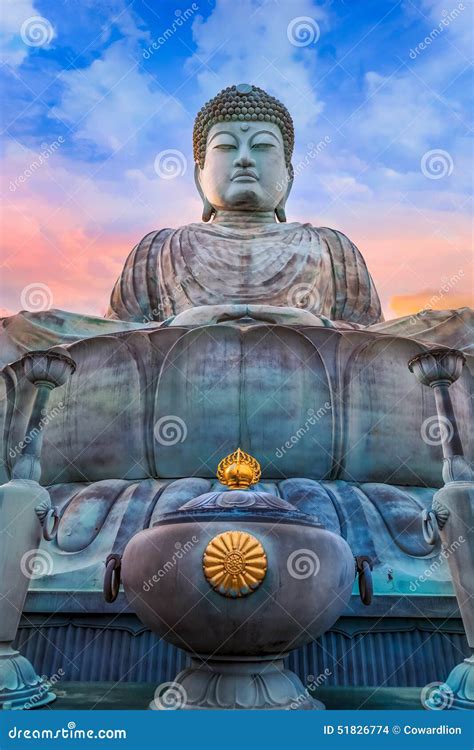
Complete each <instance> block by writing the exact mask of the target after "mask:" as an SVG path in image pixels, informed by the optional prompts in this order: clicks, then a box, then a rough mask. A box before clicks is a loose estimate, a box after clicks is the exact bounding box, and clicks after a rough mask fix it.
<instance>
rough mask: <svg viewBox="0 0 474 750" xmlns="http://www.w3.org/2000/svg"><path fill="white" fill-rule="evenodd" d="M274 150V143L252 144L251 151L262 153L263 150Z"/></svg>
mask: <svg viewBox="0 0 474 750" xmlns="http://www.w3.org/2000/svg"><path fill="white" fill-rule="evenodd" d="M269 148H275V144H274V143H254V144H253V146H252V149H257V150H259V151H263V150H264V149H269Z"/></svg>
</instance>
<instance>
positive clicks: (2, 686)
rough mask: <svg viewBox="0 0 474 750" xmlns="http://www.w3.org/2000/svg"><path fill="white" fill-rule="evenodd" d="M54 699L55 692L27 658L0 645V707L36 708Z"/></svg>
mask: <svg viewBox="0 0 474 750" xmlns="http://www.w3.org/2000/svg"><path fill="white" fill-rule="evenodd" d="M54 700H56V696H55V694H54V693H52V692H51V691H50V690H49V686H48V683H47V682H45V681H44V680H43V679H42V678H41V677H39V676H38V675H37V674H36V672H35V670H34V668H33V666H32V665H31V664H30V662H29V661H28V659H25V657H24V656H22V655H21V654H20V653H19V652H18V651H14V650H13V649H12V648H10V646H5V645H4V646H3V647H0V708H3V709H29V708H38V707H39V706H45V705H46V704H47V703H51V702H52V701H54Z"/></svg>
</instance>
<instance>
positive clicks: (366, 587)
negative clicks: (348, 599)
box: [359, 560, 374, 606]
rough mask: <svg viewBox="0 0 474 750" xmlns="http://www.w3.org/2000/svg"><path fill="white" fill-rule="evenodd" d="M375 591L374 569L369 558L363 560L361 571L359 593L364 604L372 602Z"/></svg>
mask: <svg viewBox="0 0 474 750" xmlns="http://www.w3.org/2000/svg"><path fill="white" fill-rule="evenodd" d="M373 593H374V586H373V581H372V570H371V568H370V565H369V563H368V562H367V560H363V562H362V570H361V571H360V572H359V594H360V598H361V600H362V604H365V605H366V606H369V604H371V603H372V595H373Z"/></svg>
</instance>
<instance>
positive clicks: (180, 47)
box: [1, 0, 472, 317]
mask: <svg viewBox="0 0 474 750" xmlns="http://www.w3.org/2000/svg"><path fill="white" fill-rule="evenodd" d="M37 17H39V22H38V21H36V22H35V19H37ZM32 19H33V20H32ZM28 22H30V23H28ZM35 23H36V26H37V28H36V31H35V28H34V25H35ZM38 24H39V25H38ZM2 27H3V53H2V60H3V64H2V67H1V77H2V83H1V85H2V89H3V92H2V93H3V97H2V99H3V102H4V112H3V127H2V130H3V141H2V154H3V160H4V175H5V178H4V185H3V194H4V198H5V204H6V211H5V219H4V221H3V227H4V231H3V238H4V242H3V253H4V255H3V257H4V259H5V266H4V270H3V273H2V286H3V287H4V288H3V297H4V299H5V302H4V303H3V304H4V307H5V308H6V309H7V310H8V311H16V310H18V309H20V308H21V298H22V291H23V289H24V288H25V285H26V286H27V285H31V284H35V283H39V284H48V285H49V287H50V289H51V297H52V303H53V306H55V307H61V308H65V309H72V310H79V311H81V312H86V313H91V314H103V312H104V310H105V308H106V307H107V302H108V296H109V293H110V290H111V288H112V285H113V282H114V279H115V277H116V276H117V275H118V274H119V272H120V269H121V266H122V264H123V262H124V260H125V257H126V255H127V252H128V251H129V250H130V249H131V246H132V245H133V244H134V243H135V242H136V241H138V240H139V239H140V237H141V236H143V235H144V234H145V233H146V232H148V231H150V230H151V229H155V228H159V227H162V226H177V225H180V224H183V223H186V222H189V221H196V220H199V217H200V202H199V199H198V196H197V194H196V192H195V188H194V183H193V163H192V148H191V134H192V125H193V119H194V115H195V113H196V111H197V110H198V109H199V108H200V107H201V106H202V103H203V102H204V101H205V100H207V99H208V98H210V97H211V96H213V95H214V94H215V93H217V92H218V91H219V90H220V89H221V88H223V87H225V86H227V85H229V84H232V83H239V82H242V81H245V82H251V83H255V84H256V85H259V86H261V87H263V88H265V89H267V90H268V91H270V92H271V93H273V94H274V95H276V96H277V97H279V98H280V99H282V100H283V101H284V102H285V104H286V105H287V106H288V108H289V109H290V111H291V113H292V115H293V117H294V120H295V127H296V153H295V159H294V162H295V164H299V168H297V179H296V181H295V186H294V189H293V192H292V195H291V197H290V200H289V202H288V210H287V213H288V216H289V220H298V221H310V222H311V223H313V224H315V225H323V226H332V227H335V228H338V229H340V230H342V231H343V232H345V233H346V234H348V236H350V237H351V239H352V240H353V241H354V242H355V243H356V244H357V245H358V247H359V248H360V249H361V251H362V253H363V254H364V256H365V258H366V260H367V263H368V265H369V269H370V270H371V272H372V274H373V276H374V278H375V281H376V283H377V286H378V288H379V292H380V295H381V297H382V300H383V304H384V308H385V313H386V315H387V316H388V317H392V316H393V315H395V314H401V313H402V312H403V311H404V310H405V309H406V307H407V305H408V307H410V305H411V306H415V308H416V306H417V305H418V308H419V307H421V306H423V305H424V304H425V302H424V300H425V298H426V299H428V300H429V299H430V295H431V298H433V296H436V295H437V292H439V290H440V288H441V286H443V285H444V284H445V282H446V278H448V279H449V278H450V274H451V273H452V272H458V271H459V270H460V269H461V270H462V271H463V273H461V274H460V276H459V278H460V279H461V281H459V279H458V280H457V281H456V283H455V284H453V286H452V289H450V291H449V294H448V293H446V294H444V299H443V304H442V305H441V306H445V307H451V306H452V307H454V306H458V305H461V304H465V303H466V299H467V297H468V296H469V294H470V293H471V292H472V284H471V275H470V271H469V264H470V260H471V252H472V251H471V244H470V242H471V240H470V222H469V214H470V202H469V194H470V189H471V174H472V162H471V156H472V145H471V144H472V140H471V139H472V119H471V107H472V103H471V101H470V93H469V92H470V88H471V87H472V68H470V64H469V63H470V59H471V58H472V40H471V38H470V33H471V28H472V3H471V2H470V0H464V1H463V2H451V1H450V2H445V1H444V0H421V1H420V2H414V1H413V2H411V1H410V0H404V1H403V2H391V1H390V0H386V1H385V2H384V1H379V2H375V1H374V2H372V1H369V2H349V1H347V2H343V1H342V0H341V1H340V2H328V3H319V2H312V1H311V0H293V1H291V2H290V1H289V0H287V1H286V2H283V1H280V2H274V1H273V0H271V1H270V0H269V1H268V2H262V1H261V0H258V1H257V0H242V2H236V0H233V1H232V2H231V1H230V0H216V1H215V2H204V1H202V0H199V1H198V2H196V3H191V2H188V0H184V2H183V3H181V4H180V5H178V4H177V3H176V2H154V3H153V2H143V1H142V0H137V1H136V2H132V3H126V2H125V1H124V0H106V1H105V2H101V0H97V1H96V2H92V1H91V2H89V0H85V1H83V2H80V3H73V2H68V0H54V1H53V0H17V1H16V2H13V1H12V0H11V1H9V0H6V2H5V8H4V12H3V18H2ZM35 33H36V34H39V37H38V36H36V37H35ZM299 33H300V34H301V36H298V34H299ZM163 37H166V38H165V39H164V38H163ZM426 39H428V42H426ZM153 43H155V47H157V48H155V49H153ZM147 50H148V51H147ZM58 139H59V140H58ZM54 143H56V146H54V153H51V154H48V158H47V159H45V160H43V161H44V163H43V164H41V165H40V167H39V168H37V169H36V168H35V169H34V170H31V165H32V164H33V163H34V161H35V160H37V159H38V154H39V153H40V152H41V150H42V149H43V151H44V150H45V149H46V150H48V149H49V150H51V144H54ZM318 143H319V144H321V143H322V144H323V145H322V146H321V145H320V147H319V148H318V149H316V150H315V148H314V146H315V145H316V144H318ZM58 144H59V145H58ZM168 150H172V151H173V152H176V151H177V152H179V153H180V154H181V155H182V157H180V158H181V162H180V164H181V167H180V170H179V174H178V175H177V176H176V178H175V179H172V180H171V179H163V177H162V176H160V174H159V171H158V173H157V169H156V158H157V155H159V154H161V153H162V152H167V151H168ZM316 152H317V153H316ZM31 172H33V173H31ZM21 176H23V177H25V179H23V180H20V177H21ZM442 296H443V295H442ZM399 298H400V299H399ZM432 306H435V305H432ZM438 306H439V305H438Z"/></svg>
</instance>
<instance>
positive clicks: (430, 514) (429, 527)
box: [421, 508, 439, 546]
mask: <svg viewBox="0 0 474 750" xmlns="http://www.w3.org/2000/svg"><path fill="white" fill-rule="evenodd" d="M421 528H422V530H423V538H424V540H425V542H426V544H430V545H431V546H433V545H435V544H436V542H437V541H438V539H439V526H438V519H437V518H436V513H435V512H434V510H427V508H425V509H424V510H423V511H422V513H421Z"/></svg>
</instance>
